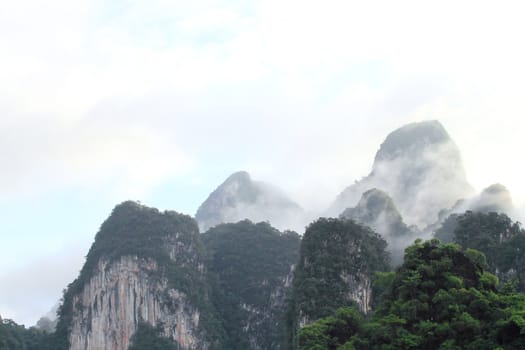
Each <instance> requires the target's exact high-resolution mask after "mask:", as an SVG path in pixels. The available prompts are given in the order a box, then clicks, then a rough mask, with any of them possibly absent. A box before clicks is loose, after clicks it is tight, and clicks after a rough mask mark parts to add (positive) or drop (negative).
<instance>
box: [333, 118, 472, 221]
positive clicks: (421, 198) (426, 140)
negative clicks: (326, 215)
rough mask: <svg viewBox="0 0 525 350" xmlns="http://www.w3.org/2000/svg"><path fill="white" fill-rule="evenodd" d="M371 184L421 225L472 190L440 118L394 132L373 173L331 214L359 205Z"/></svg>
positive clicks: (353, 187)
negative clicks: (439, 120) (386, 194)
mask: <svg viewBox="0 0 525 350" xmlns="http://www.w3.org/2000/svg"><path fill="white" fill-rule="evenodd" d="M372 188H380V189H382V190H384V191H386V192H387V193H389V194H390V195H391V196H392V198H393V200H394V202H395V203H396V205H397V207H398V209H399V211H400V212H401V214H402V215H403V217H404V218H405V220H406V222H408V223H409V224H411V225H412V224H415V225H418V226H420V227H425V226H426V225H428V224H430V223H433V222H435V221H436V219H437V215H438V212H439V211H440V210H441V209H443V208H450V207H451V206H452V205H453V204H454V203H455V202H456V201H457V200H458V199H461V198H465V197H466V196H468V195H469V194H470V193H471V192H472V188H471V186H470V185H469V184H468V182H467V180H466V177H465V172H464V169H463V164H462V161H461V156H460V152H459V150H458V148H457V146H456V144H455V143H454V141H452V139H451V138H450V136H449V135H448V133H447V132H446V130H445V129H444V128H443V126H442V125H441V124H440V123H439V122H438V121H424V122H420V123H412V124H408V125H405V126H403V127H401V128H399V129H397V130H395V131H393V132H391V133H390V134H389V135H388V136H387V137H386V139H385V141H384V142H383V143H382V144H381V146H380V148H379V151H378V152H377V153H376V156H375V159H374V164H373V168H372V172H371V173H370V175H368V176H367V177H365V178H364V179H362V180H361V181H359V182H356V183H355V184H353V185H351V186H349V187H347V188H346V189H345V190H344V191H343V192H342V193H341V194H339V196H338V197H337V198H336V200H335V202H334V203H333V205H332V206H331V209H330V212H331V214H332V215H338V214H340V213H341V212H342V211H343V210H345V209H346V208H350V207H354V206H355V205H356V203H357V202H358V200H359V199H360V198H361V195H362V194H363V193H364V192H366V191H367V190H369V189H372ZM445 189H446V190H445Z"/></svg>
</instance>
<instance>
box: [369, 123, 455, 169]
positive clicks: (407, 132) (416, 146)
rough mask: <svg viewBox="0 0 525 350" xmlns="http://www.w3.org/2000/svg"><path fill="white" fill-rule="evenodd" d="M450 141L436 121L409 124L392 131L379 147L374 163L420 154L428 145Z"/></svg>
mask: <svg viewBox="0 0 525 350" xmlns="http://www.w3.org/2000/svg"><path fill="white" fill-rule="evenodd" d="M449 141H451V139H450V136H449V134H448V133H447V131H446V130H445V128H444V127H443V125H442V124H441V123H440V122H439V121H437V120H428V121H423V122H418V123H410V124H407V125H405V126H402V127H400V128H398V129H396V130H394V131H392V132H391V133H390V134H388V136H387V137H386V139H385V141H384V142H383V143H382V144H381V146H380V147H379V151H377V153H376V156H375V162H379V161H383V160H391V159H394V158H396V157H399V156H402V155H406V154H407V153H415V152H417V153H420V152H421V151H422V150H424V149H425V148H426V147H428V146H429V145H435V144H440V143H445V142H449Z"/></svg>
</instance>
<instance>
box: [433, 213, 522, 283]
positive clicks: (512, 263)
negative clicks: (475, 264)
mask: <svg viewBox="0 0 525 350" xmlns="http://www.w3.org/2000/svg"><path fill="white" fill-rule="evenodd" d="M435 237H436V238H438V239H440V240H441V241H443V242H455V243H458V244H459V245H460V246H461V247H463V249H476V250H479V251H480V252H482V253H483V254H485V256H486V260H487V264H488V270H489V271H490V272H492V273H493V274H496V275H497V276H498V278H499V279H500V281H501V282H503V283H505V282H510V281H514V282H515V283H516V284H517V287H518V289H519V290H520V291H521V292H525V231H524V230H523V229H522V228H521V226H520V224H519V223H518V222H513V221H512V220H511V219H510V218H509V217H508V216H507V215H505V214H502V213H495V212H492V213H481V212H473V211H467V212H466V213H464V214H461V215H458V214H453V215H451V216H450V217H449V218H448V219H447V220H446V221H445V222H444V224H443V225H442V227H441V228H440V229H438V230H437V231H436V233H435Z"/></svg>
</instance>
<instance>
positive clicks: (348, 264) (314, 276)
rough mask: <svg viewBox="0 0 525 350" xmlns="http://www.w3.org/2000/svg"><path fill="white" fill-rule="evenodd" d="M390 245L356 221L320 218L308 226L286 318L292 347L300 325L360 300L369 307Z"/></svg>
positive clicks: (387, 261) (360, 302)
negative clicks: (373, 279) (374, 277)
mask: <svg viewBox="0 0 525 350" xmlns="http://www.w3.org/2000/svg"><path fill="white" fill-rule="evenodd" d="M385 248H386V242H385V241H384V240H383V239H382V238H381V237H380V236H379V235H378V234H377V233H375V232H373V231H372V230H371V229H370V228H368V227H366V226H362V225H359V224H357V223H355V222H354V221H352V220H341V219H331V218H330V219H327V218H321V219H319V220H317V221H315V222H313V223H312V224H310V225H309V226H308V227H307V229H306V231H305V234H304V236H303V240H302V242H301V250H300V258H299V262H298V265H297V268H296V270H295V275H294V281H293V292H292V299H291V302H290V305H289V311H288V316H287V320H288V322H287V326H288V334H289V346H292V347H293V346H295V343H296V332H297V330H298V329H299V327H300V326H302V325H304V324H307V323H309V322H313V321H315V320H317V319H319V318H322V317H326V316H329V315H331V314H333V313H334V312H335V311H336V310H337V309H338V308H340V307H343V306H350V305H355V303H358V304H359V307H360V309H361V310H363V311H365V312H366V311H367V309H368V308H369V307H370V305H369V303H370V301H371V300H370V299H371V295H370V294H371V277H372V275H373V273H374V271H386V270H388V268H389V267H388V266H389V265H388V264H389V257H388V253H386V252H385ZM367 304H368V305H367Z"/></svg>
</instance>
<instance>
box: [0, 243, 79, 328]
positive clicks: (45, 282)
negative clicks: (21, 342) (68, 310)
mask: <svg viewBox="0 0 525 350" xmlns="http://www.w3.org/2000/svg"><path fill="white" fill-rule="evenodd" d="M85 254H86V252H85V244H80V242H77V243H73V242H70V243H68V244H67V245H65V246H63V247H61V249H58V250H57V251H55V252H53V253H52V254H49V255H47V256H40V257H39V258H38V259H35V260H33V261H28V262H26V263H25V264H22V265H21V266H19V267H16V268H13V269H11V270H9V271H2V272H1V273H0V285H1V286H2V288H0V310H1V312H2V313H1V315H2V317H4V318H11V319H14V320H15V321H16V322H17V323H20V324H24V325H25V326H27V327H29V326H32V325H34V324H35V323H36V321H37V320H38V319H39V318H40V317H41V316H43V315H44V314H46V313H47V312H49V310H51V308H52V307H53V306H54V305H55V304H56V303H57V301H58V300H59V299H60V298H61V296H62V289H64V288H66V286H67V285H68V284H69V283H71V282H72V281H73V280H74V279H75V278H76V277H77V275H78V272H79V271H80V268H81V265H82V263H83V261H84V256H85Z"/></svg>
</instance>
